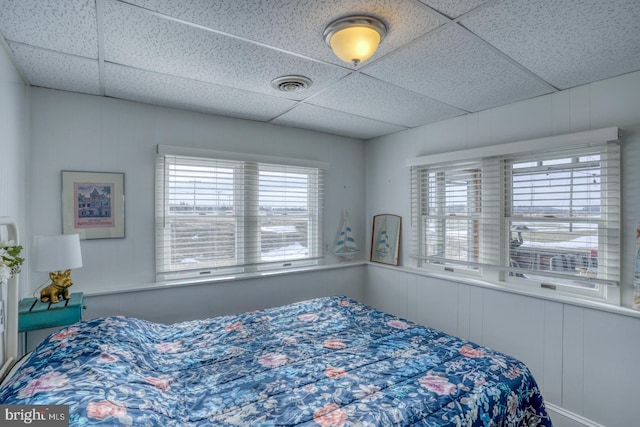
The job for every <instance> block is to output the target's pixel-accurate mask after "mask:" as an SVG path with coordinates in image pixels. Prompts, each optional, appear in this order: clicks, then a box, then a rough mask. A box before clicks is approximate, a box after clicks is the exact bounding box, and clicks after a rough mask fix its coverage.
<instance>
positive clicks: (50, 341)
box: [0, 297, 551, 427]
mask: <svg viewBox="0 0 640 427" xmlns="http://www.w3.org/2000/svg"><path fill="white" fill-rule="evenodd" d="M0 402H2V403H3V404H65V405H69V406H70V421H71V425H72V426H88V425H109V426H117V425H127V426H163V427H165V426H321V427H332V426H335V427H342V426H363V427H367V426H369V427H373V426H537V425H542V426H551V421H550V419H549V417H548V415H547V413H546V411H545V407H544V402H543V399H542V396H541V395H540V391H539V390H538V387H537V385H536V382H535V380H534V379H533V377H532V376H531V373H530V372H529V370H528V369H527V367H526V366H525V365H524V364H522V363H521V362H519V361H518V360H515V359H513V358H511V357H509V356H506V355H504V354H501V353H497V352H495V351H492V350H490V349H488V348H484V347H479V346H477V345H476V344H473V343H471V342H469V341H465V340H462V339H459V338H455V337H452V336H450V335H446V334H444V333H442V332H439V331H436V330H433V329H429V328H425V327H422V326H419V325H417V324H414V323H411V322H408V321H406V320H402V319H399V318H397V317H395V316H393V315H390V314H387V313H383V312H380V311H377V310H375V309H372V308H371V307H367V306H365V305H361V304H359V303H357V302H356V301H354V300H351V299H349V298H346V297H330V298H319V299H314V300H310V301H305V302H300V303H296V304H291V305H287V306H283V307H278V308H272V309H266V310H260V311H254V312H249V313H243V314H239V315H232V316H223V317H217V318H212V319H207V320H197V321H190V322H184V323H179V324H174V325H163V324H157V323H150V322H147V321H143V320H139V319H132V318H124V317H110V318H103V319H94V320H89V321H84V322H80V323H77V324H75V325H72V326H69V327H67V328H65V329H62V330H60V331H59V332H57V333H55V334H53V335H51V336H49V337H48V338H47V339H46V340H45V341H44V342H43V343H42V344H40V345H39V346H38V347H37V348H36V349H35V351H34V352H33V353H32V354H31V356H30V357H29V358H28V360H27V361H26V362H25V364H24V365H23V366H22V368H21V369H20V370H19V371H18V372H17V373H16V374H15V375H14V376H13V377H12V378H11V379H10V380H9V382H8V383H7V384H6V385H5V387H4V388H3V389H2V390H0Z"/></svg>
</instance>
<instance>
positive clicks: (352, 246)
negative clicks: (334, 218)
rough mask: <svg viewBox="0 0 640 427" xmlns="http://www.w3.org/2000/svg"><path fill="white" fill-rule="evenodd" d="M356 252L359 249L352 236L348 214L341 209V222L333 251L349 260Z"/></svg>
mask: <svg viewBox="0 0 640 427" xmlns="http://www.w3.org/2000/svg"><path fill="white" fill-rule="evenodd" d="M358 252H360V249H359V248H358V245H357V243H356V240H355V238H354V237H353V232H352V231H351V226H350V225H349V215H348V214H347V211H346V210H344V211H342V222H341V223H340V228H339V229H338V237H337V239H336V246H335V248H334V250H333V253H334V254H336V255H338V256H341V257H343V258H344V259H345V260H350V259H351V258H353V256H354V255H355V254H357V253H358Z"/></svg>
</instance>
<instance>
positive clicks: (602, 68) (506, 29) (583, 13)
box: [462, 0, 640, 89]
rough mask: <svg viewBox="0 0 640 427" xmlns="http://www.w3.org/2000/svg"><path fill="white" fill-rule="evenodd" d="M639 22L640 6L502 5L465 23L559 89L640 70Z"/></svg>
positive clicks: (551, 1)
mask: <svg viewBox="0 0 640 427" xmlns="http://www.w3.org/2000/svg"><path fill="white" fill-rule="evenodd" d="M638 22H640V1H638V0H615V1H602V0H580V1H577V2H576V1H571V2H569V1H557V0H538V1H535V2H532V1H518V0H504V1H500V2H496V3H493V4H491V5H488V6H487V7H486V8H484V9H483V10H481V11H478V13H477V14H473V15H472V16H470V17H469V18H468V19H463V20H462V24H463V25H465V26H466V27H467V28H469V29H470V30H471V31H473V32H474V33H476V34H478V35H479V36H480V37H482V38H483V39H484V40H486V41H488V42H489V43H491V44H492V45H494V46H495V47H497V48H498V49H500V50H501V51H502V52H504V53H506V54H507V55H509V56H511V57H512V58H513V59H515V60H516V61H517V62H519V63H520V64H522V65H523V66H525V67H526V68H528V69H529V70H531V71H533V72H534V73H536V74H537V75H539V76H540V77H542V78H543V79H544V80H546V81H548V82H550V83H551V84H553V85H554V86H556V87H559V88H561V89H566V88H570V87H573V86H577V85H581V84H584V83H587V82H591V81H595V80H600V79H605V78H608V77H613V76H616V75H619V74H623V73H627V72H630V71H634V70H637V69H638V68H640V25H638Z"/></svg>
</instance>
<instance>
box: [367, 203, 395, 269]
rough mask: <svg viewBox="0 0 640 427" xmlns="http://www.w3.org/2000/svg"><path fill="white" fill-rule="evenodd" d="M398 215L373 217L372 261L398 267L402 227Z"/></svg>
mask: <svg viewBox="0 0 640 427" xmlns="http://www.w3.org/2000/svg"><path fill="white" fill-rule="evenodd" d="M401 222H402V218H401V217H399V216H398V215H390V214H382V215H376V216H374V217H373V230H372V233H371V261H372V262H379V263H382V264H390V265H398V255H399V253H400V226H401Z"/></svg>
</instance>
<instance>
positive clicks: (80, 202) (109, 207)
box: [62, 171, 125, 240]
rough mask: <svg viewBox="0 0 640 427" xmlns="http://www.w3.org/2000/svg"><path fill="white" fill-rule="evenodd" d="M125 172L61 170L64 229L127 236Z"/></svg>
mask: <svg viewBox="0 0 640 427" xmlns="http://www.w3.org/2000/svg"><path fill="white" fill-rule="evenodd" d="M124 218H125V217H124V173H119V172H82V171H62V233H63V234H75V233H77V234H79V235H80V239H81V240H89V239H117V238H124V237H125V223H124Z"/></svg>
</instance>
